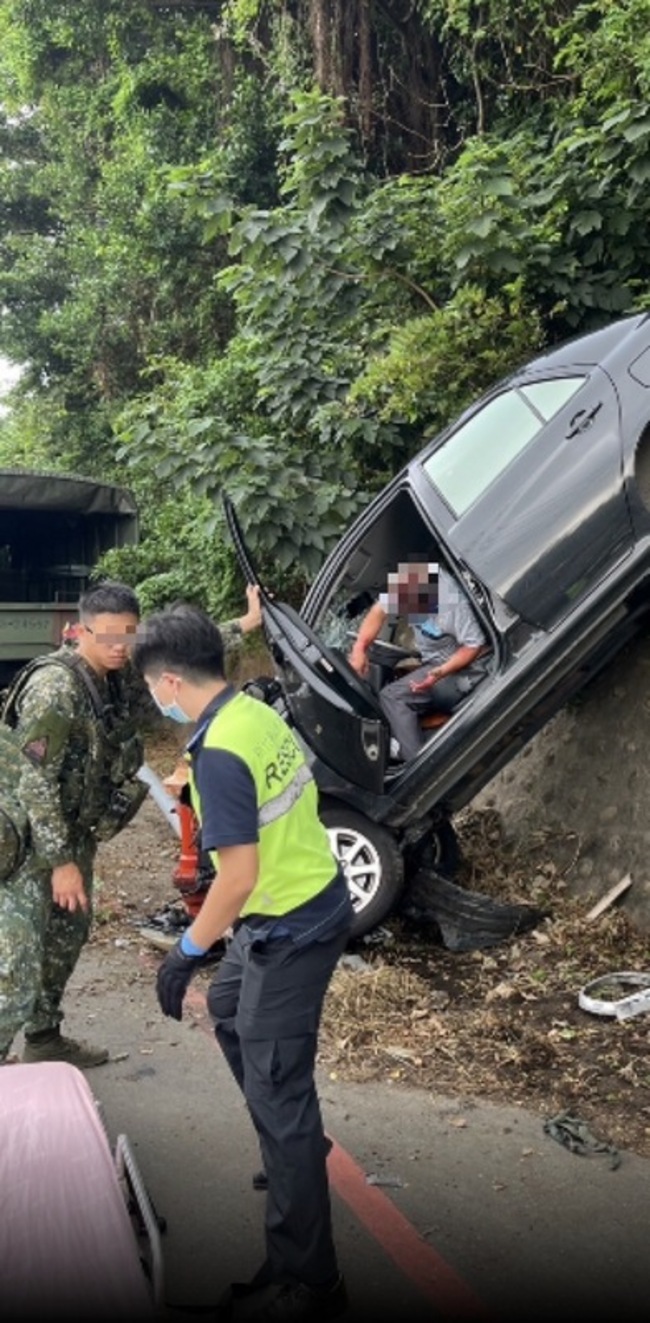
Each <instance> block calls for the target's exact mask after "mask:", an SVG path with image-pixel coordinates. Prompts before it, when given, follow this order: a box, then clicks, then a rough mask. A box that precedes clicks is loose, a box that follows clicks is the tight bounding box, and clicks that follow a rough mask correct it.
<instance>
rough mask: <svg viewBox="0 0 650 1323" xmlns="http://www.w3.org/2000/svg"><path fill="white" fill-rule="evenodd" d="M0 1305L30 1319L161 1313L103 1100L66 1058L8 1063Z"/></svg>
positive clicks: (0, 1072) (0, 1143) (1, 1151)
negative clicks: (145, 1266) (100, 1109)
mask: <svg viewBox="0 0 650 1323" xmlns="http://www.w3.org/2000/svg"><path fill="white" fill-rule="evenodd" d="M0 1308H1V1309H2V1313H3V1315H4V1317H5V1318H21V1319H32V1318H34V1319H37V1318H39V1319H40V1318H51V1319H54V1318H56V1319H59V1318H60V1319H62V1320H63V1319H66V1320H67V1319H72V1318H79V1319H81V1318H83V1319H92V1320H95V1319H99V1318H106V1319H109V1318H110V1319H115V1318H124V1319H153V1317H154V1313H155V1310H154V1302H153V1296H152V1293H151V1290H150V1285H149V1283H148V1281H147V1278H146V1276H145V1272H144V1269H143V1266H142V1262H141V1259H140V1255H139V1251H138V1245H137V1240H136V1233H135V1230H134V1227H133V1225H132V1223H131V1220H130V1217H129V1213H128V1211H127V1206H126V1199H125V1193H124V1190H123V1188H122V1185H121V1183H120V1179H119V1178H118V1170H117V1167H116V1163H115V1160H114V1158H113V1155H112V1154H111V1150H110V1147H109V1144H108V1139H107V1136H106V1132H105V1130H104V1127H103V1124H102V1121H101V1118H100V1116H99V1113H98V1110H97V1104H96V1103H95V1100H94V1098H93V1095H92V1093H91V1091H90V1089H89V1087H88V1084H87V1083H86V1079H85V1077H84V1076H83V1075H82V1074H81V1072H80V1071H79V1070H77V1069H76V1067H74V1066H69V1065H66V1064H65V1063H62V1062H61V1063H60V1062H48V1063H44V1064H43V1065H8V1066H3V1067H2V1068H0Z"/></svg>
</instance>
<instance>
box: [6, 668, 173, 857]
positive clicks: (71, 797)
mask: <svg viewBox="0 0 650 1323" xmlns="http://www.w3.org/2000/svg"><path fill="white" fill-rule="evenodd" d="M52 666H57V667H62V668H64V669H65V670H66V671H67V673H68V674H70V675H72V676H73V677H74V680H75V684H76V685H77V687H78V689H79V697H80V712H81V713H83V714H85V720H83V721H82V723H81V728H82V730H83V744H84V748H83V749H81V750H80V756H79V757H78V758H77V759H76V760H75V759H72V758H71V760H70V764H69V766H68V767H67V768H66V774H65V777H64V778H63V780H62V783H61V799H62V807H63V812H64V814H65V815H66V816H67V817H69V818H70V819H71V820H73V821H74V822H75V824H76V826H77V827H78V828H79V830H80V831H81V832H92V833H93V835H95V836H96V837H97V838H98V839H101V840H105V839H108V838H110V837H111V836H113V835H115V833H116V832H117V831H120V830H121V828H122V827H124V826H126V824H127V822H129V821H130V820H131V818H132V817H133V815H134V814H135V813H136V811H137V809H138V808H139V807H140V804H141V803H142V801H143V799H144V798H145V796H146V794H147V790H148V788H147V786H146V785H143V783H142V782H140V781H138V780H136V779H135V774H136V772H137V771H138V768H139V767H141V765H142V762H143V757H144V747H143V742H142V739H141V737H140V735H139V734H138V732H137V729H136V726H135V721H134V719H133V717H132V715H131V714H130V711H129V705H128V702H127V700H126V697H125V695H124V690H123V686H122V684H121V679H120V677H119V676H116V675H111V674H110V673H109V676H108V677H107V680H106V684H105V685H102V683H101V681H98V680H95V679H94V678H93V676H92V675H91V674H90V671H89V668H88V667H86V666H84V665H83V663H82V661H81V658H79V657H78V656H77V655H76V653H75V652H74V651H72V650H70V649H68V648H60V649H58V651H56V652H53V653H48V654H46V655H45V656H42V657H36V658H35V659H34V660H33V661H31V662H28V663H27V665H26V666H24V667H23V668H22V670H21V671H19V673H18V675H17V676H15V677H14V680H13V681H12V683H11V685H10V686H9V689H8V690H7V693H6V696H5V701H4V704H3V708H2V722H3V723H4V725H5V726H8V727H10V728H14V727H16V725H17V724H18V719H19V706H20V697H21V695H22V693H23V692H24V690H25V687H26V685H27V683H28V682H29V681H30V680H31V679H32V677H33V676H35V675H36V674H37V673H38V672H40V671H42V670H43V669H44V668H46V667H52Z"/></svg>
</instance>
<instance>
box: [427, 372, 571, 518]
mask: <svg viewBox="0 0 650 1323" xmlns="http://www.w3.org/2000/svg"><path fill="white" fill-rule="evenodd" d="M584 379H585V378H584V377H583V376H580V377H576V376H572V377H554V378H551V379H550V380H547V381H536V382H534V383H532V384H531V385H528V386H519V387H517V388H516V389H515V390H506V391H503V392H502V393H501V394H500V395H496V396H495V397H494V398H493V399H491V400H490V401H489V402H488V403H487V404H486V405H485V407H484V408H483V409H480V410H479V412H478V413H475V414H473V416H472V417H471V418H470V419H469V420H468V422H466V423H465V424H464V425H463V426H462V427H459V428H458V429H457V430H456V431H455V432H453V434H452V435H451V436H450V437H449V438H448V440H447V441H445V442H444V443H443V444H442V445H440V446H438V448H437V449H436V450H434V452H433V454H432V455H430V456H429V458H428V459H427V460H425V462H424V465H423V468H424V472H425V473H426V476H427V478H428V479H429V481H430V482H431V483H433V486H434V487H436V488H437V490H438V491H439V492H440V495H441V496H442V497H443V498H444V500H445V501H446V503H447V505H448V506H449V507H450V509H451V510H452V511H453V513H454V514H455V515H457V516H460V515H462V514H464V513H465V511H466V510H468V509H469V507H470V505H472V504H473V503H474V501H475V500H476V499H477V498H478V497H479V496H480V495H481V494H482V492H484V491H485V490H486V489H487V488H488V487H489V486H490V484H491V483H492V482H494V480H495V478H497V477H498V476H499V474H500V473H502V472H503V470H504V469H505V468H507V466H508V464H510V463H511V461H512V460H513V459H516V457H517V455H519V454H520V453H521V451H522V450H525V448H526V446H527V445H529V444H530V442H531V441H532V440H533V438H534V437H535V436H537V435H538V433H539V432H541V430H542V428H543V427H544V426H545V425H546V423H547V422H548V421H549V419H551V418H552V417H553V416H554V414H556V413H558V411H559V410H560V409H561V408H562V407H563V405H564V404H566V402H567V400H569V399H571V396H572V395H575V393H576V391H578V390H579V389H580V386H581V385H582V383H583V381H584Z"/></svg>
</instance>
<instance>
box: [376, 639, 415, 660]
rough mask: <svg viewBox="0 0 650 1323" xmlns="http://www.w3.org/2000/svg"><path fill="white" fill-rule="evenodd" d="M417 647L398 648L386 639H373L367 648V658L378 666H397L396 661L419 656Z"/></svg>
mask: <svg viewBox="0 0 650 1323" xmlns="http://www.w3.org/2000/svg"><path fill="white" fill-rule="evenodd" d="M419 656H420V653H419V652H418V650H417V648H400V647H399V646H398V644H397V643H388V642H387V640H386V639H375V640H374V642H373V643H371V644H370V647H369V648H368V658H369V660H370V661H371V662H377V663H378V664H379V665H380V666H397V664H398V662H401V661H407V660H413V659H417V658H419Z"/></svg>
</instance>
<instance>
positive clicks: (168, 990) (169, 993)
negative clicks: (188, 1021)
mask: <svg viewBox="0 0 650 1323" xmlns="http://www.w3.org/2000/svg"><path fill="white" fill-rule="evenodd" d="M202 959H203V957H202V956H200V955H199V956H196V955H194V956H193V955H184V954H183V952H182V950H181V943H180V942H177V943H176V946H174V947H172V949H171V951H170V952H169V953H168V954H167V955H166V956H165V959H164V960H163V962H162V964H161V966H160V968H159V970H158V976H157V978H156V995H157V997H158V1003H159V1005H160V1009H161V1011H162V1013H163V1015H170V1016H171V1017H172V1019H174V1020H181V1019H182V1018H183V997H184V996H185V993H186V991H187V985H188V983H189V981H190V979H191V977H192V975H193V974H194V973H195V972H196V970H197V969H198V967H199V965H200V964H201V961H202Z"/></svg>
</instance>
